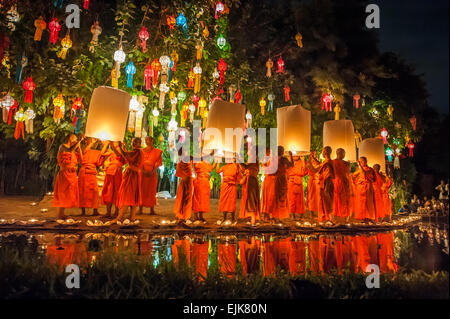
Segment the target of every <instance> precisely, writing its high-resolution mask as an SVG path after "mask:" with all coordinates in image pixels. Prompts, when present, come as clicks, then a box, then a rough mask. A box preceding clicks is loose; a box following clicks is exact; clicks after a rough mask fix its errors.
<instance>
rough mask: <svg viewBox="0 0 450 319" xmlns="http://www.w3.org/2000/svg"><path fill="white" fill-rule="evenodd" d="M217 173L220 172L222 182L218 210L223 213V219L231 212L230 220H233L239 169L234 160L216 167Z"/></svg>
mask: <svg viewBox="0 0 450 319" xmlns="http://www.w3.org/2000/svg"><path fill="white" fill-rule="evenodd" d="M216 172H217V173H219V174H220V173H222V175H223V176H222V184H221V186H220V199H219V211H220V212H222V213H223V220H224V221H225V220H226V219H227V214H228V213H230V214H231V220H232V221H234V220H235V213H236V201H237V184H238V183H239V181H240V179H241V170H240V167H239V165H238V164H236V160H235V159H233V163H227V164H225V165H224V166H222V167H219V168H217V169H216Z"/></svg>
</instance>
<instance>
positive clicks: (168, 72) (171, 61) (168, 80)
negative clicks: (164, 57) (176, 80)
mask: <svg viewBox="0 0 450 319" xmlns="http://www.w3.org/2000/svg"><path fill="white" fill-rule="evenodd" d="M169 59H170V63H169V70H167V82H170V71H171V70H172V68H173V60H172V58H171V57H170V56H169Z"/></svg>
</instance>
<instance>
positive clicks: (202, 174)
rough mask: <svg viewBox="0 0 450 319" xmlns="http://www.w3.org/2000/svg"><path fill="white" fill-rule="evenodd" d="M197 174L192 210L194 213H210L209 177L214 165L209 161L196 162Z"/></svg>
mask: <svg viewBox="0 0 450 319" xmlns="http://www.w3.org/2000/svg"><path fill="white" fill-rule="evenodd" d="M194 170H195V174H196V175H197V176H196V177H195V180H194V198H193V200H192V210H193V211H194V213H199V212H203V213H209V200H210V198H211V195H210V190H211V188H210V185H209V178H210V176H211V175H210V174H211V172H212V170H213V166H212V165H211V164H210V163H208V162H204V161H203V162H200V163H195V164H194Z"/></svg>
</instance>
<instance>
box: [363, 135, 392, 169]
mask: <svg viewBox="0 0 450 319" xmlns="http://www.w3.org/2000/svg"><path fill="white" fill-rule="evenodd" d="M361 156H364V157H366V158H367V165H369V166H370V167H373V166H374V165H375V164H379V165H380V167H381V168H380V170H381V171H382V172H386V159H385V157H384V143H383V140H382V139H381V138H366V139H365V140H362V141H361V143H359V157H361Z"/></svg>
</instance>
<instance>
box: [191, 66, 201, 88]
mask: <svg viewBox="0 0 450 319" xmlns="http://www.w3.org/2000/svg"><path fill="white" fill-rule="evenodd" d="M193 71H194V93H198V92H200V81H201V78H202V68H201V67H200V65H199V64H198V63H197V65H196V66H195V67H194V69H193Z"/></svg>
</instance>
